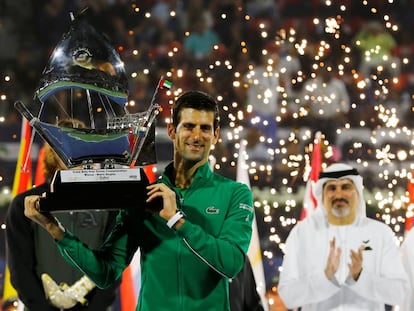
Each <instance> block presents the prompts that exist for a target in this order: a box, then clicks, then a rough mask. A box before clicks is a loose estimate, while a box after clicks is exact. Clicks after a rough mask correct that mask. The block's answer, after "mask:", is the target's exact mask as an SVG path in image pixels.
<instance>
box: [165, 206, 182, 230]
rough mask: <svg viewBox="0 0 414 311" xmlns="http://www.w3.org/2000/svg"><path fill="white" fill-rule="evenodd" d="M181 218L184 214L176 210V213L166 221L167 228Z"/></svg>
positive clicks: (171, 226)
mask: <svg viewBox="0 0 414 311" xmlns="http://www.w3.org/2000/svg"><path fill="white" fill-rule="evenodd" d="M181 218H185V214H184V213H183V212H182V211H180V210H177V213H175V215H174V216H173V217H171V218H170V219H169V220H168V221H167V226H168V228H170V229H172V228H173V227H174V226H175V224H176V223H177V222H178V221H179V220H180V219H181Z"/></svg>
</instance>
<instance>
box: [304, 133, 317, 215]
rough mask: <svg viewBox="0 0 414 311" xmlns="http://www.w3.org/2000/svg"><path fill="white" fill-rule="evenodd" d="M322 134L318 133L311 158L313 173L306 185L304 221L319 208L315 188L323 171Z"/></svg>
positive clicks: (311, 172)
mask: <svg viewBox="0 0 414 311" xmlns="http://www.w3.org/2000/svg"><path fill="white" fill-rule="evenodd" d="M321 146H322V143H321V132H316V134H315V140H314V141H313V150H312V157H311V171H310V174H309V178H308V182H307V183H306V190H305V197H304V198H303V206H302V213H301V215H300V219H304V218H305V217H306V216H307V215H309V214H310V213H311V212H312V211H313V210H314V209H315V208H316V206H317V202H316V198H315V196H314V195H313V187H314V185H315V183H316V182H317V181H318V179H319V173H320V172H321V170H322V150H321Z"/></svg>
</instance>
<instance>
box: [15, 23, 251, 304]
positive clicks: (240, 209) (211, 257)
mask: <svg viewBox="0 0 414 311" xmlns="http://www.w3.org/2000/svg"><path fill="white" fill-rule="evenodd" d="M98 64H99V65H98ZM163 81H164V80H161V81H160V83H159V85H158V88H157V90H158V89H161V88H162V87H163V86H164V85H165V82H163ZM167 85H168V83H167ZM64 91H69V92H68V93H67V94H66V95H62V96H60V93H61V92H64ZM156 93H157V91H156V92H155V94H154V97H153V101H152V102H151V105H150V108H149V109H148V111H147V112H144V113H142V114H129V113H128V112H127V111H125V109H124V108H125V107H124V106H125V102H126V98H127V96H126V95H127V86H126V78H125V72H124V69H123V63H122V62H121V60H120V59H119V56H118V55H117V54H116V51H114V50H113V49H112V48H111V47H109V45H108V44H107V43H105V40H104V38H102V36H100V34H99V33H97V32H96V31H95V30H94V29H93V28H92V27H90V25H88V23H86V22H85V19H84V18H83V17H82V16H79V17H78V18H77V19H76V20H74V22H73V25H72V26H71V30H70V31H69V32H68V33H67V34H65V35H64V36H63V38H62V40H61V42H60V43H59V44H58V46H57V48H56V49H55V50H54V52H53V54H52V57H51V59H50V61H49V64H48V66H47V67H46V69H45V71H44V76H43V79H42V80H41V83H40V87H39V88H38V90H37V91H36V96H35V97H36V98H37V99H38V101H39V102H40V105H38V106H36V105H35V107H26V106H25V105H23V103H17V104H16V108H17V109H18V110H19V111H20V112H21V113H22V115H23V116H24V117H25V118H27V119H28V120H29V121H30V124H31V125H32V127H33V128H34V129H35V130H36V132H37V133H39V134H40V136H41V137H42V138H43V139H44V140H45V141H46V142H48V143H49V144H50V146H51V147H52V148H53V149H54V151H55V152H56V153H57V154H58V156H59V157H60V158H61V159H62V161H63V162H64V164H65V165H66V167H68V168H74V167H77V166H81V167H82V169H80V170H72V169H70V170H61V171H58V172H57V173H56V174H55V176H54V180H53V181H52V184H51V188H50V191H48V192H47V193H46V195H30V196H26V197H25V200H24V206H25V210H24V213H25V215H26V216H27V217H28V218H29V219H31V220H33V221H34V222H36V223H37V224H39V225H40V226H41V227H43V228H44V229H45V232H47V233H48V234H49V235H50V236H51V237H52V238H53V239H54V240H55V244H56V246H57V248H58V249H59V251H60V253H61V255H62V257H63V258H64V259H65V260H66V261H67V262H68V263H69V264H71V265H73V266H75V267H77V268H78V269H79V270H80V271H82V273H83V274H84V275H85V279H84V280H86V281H90V283H87V284H86V287H90V286H96V287H98V288H100V289H105V288H109V287H111V286H113V284H115V283H116V282H118V281H119V279H120V278H121V275H122V272H123V271H124V269H125V268H126V267H127V266H128V265H129V264H130V262H131V260H132V259H133V257H134V254H135V253H136V251H137V250H138V249H139V250H140V254H141V259H140V260H141V288H140V295H139V299H138V305H137V307H136V310H141V311H153V310H183V311H187V310H209V311H215V310H217V311H223V310H230V302H229V281H230V280H231V279H232V278H234V277H235V276H236V275H237V274H238V273H239V272H240V271H241V270H242V268H243V266H244V263H245V258H246V256H247V254H246V253H247V249H248V246H249V243H250V238H251V233H252V221H253V217H254V210H253V199H252V193H251V191H250V189H249V188H248V187H247V186H246V185H245V184H242V183H239V182H236V181H234V180H231V179H228V178H225V177H223V176H220V175H218V174H216V173H214V172H213V171H212V170H211V168H210V166H209V163H208V157H209V154H210V150H211V148H212V147H213V146H214V145H215V144H216V143H217V141H218V139H219V134H220V124H219V121H220V118H219V107H218V104H217V102H216V101H215V100H214V98H213V97H211V96H210V95H208V94H206V93H203V92H200V91H195V90H191V91H187V92H184V93H182V94H181V95H180V96H179V97H178V98H177V99H176V101H175V103H174V105H173V109H172V123H170V124H168V127H167V132H168V136H169V138H170V139H171V140H172V142H173V146H174V158H173V161H172V162H171V163H170V164H169V165H168V166H167V167H166V168H165V170H164V172H163V174H162V176H161V177H160V178H159V179H158V180H157V181H156V182H155V183H153V184H149V183H148V179H147V178H146V176H145V174H144V171H143V169H142V166H144V165H146V164H151V163H155V162H154V161H153V160H154V158H155V144H154V140H155V130H154V124H155V122H154V121H155V120H154V117H155V115H156V114H157V111H158V110H157V109H158V108H157V107H159V106H157V104H155V95H156ZM51 98H52V99H53V100H52V101H50V99H51ZM58 99H63V100H66V101H65V104H61V105H59V106H58V107H59V108H60V107H64V108H75V110H76V111H84V112H86V113H87V114H88V115H89V116H88V118H86V120H83V121H85V122H86V121H87V122H88V126H89V127H88V128H86V129H73V128H68V127H59V126H56V125H54V124H51V123H50V121H48V120H50V119H56V118H58V116H55V114H54V113H55V110H56V109H53V104H54V103H55V102H56V101H57V100H58ZM79 101H83V102H84V103H85V104H79V103H78V102H79ZM64 115H70V116H72V115H73V114H72V113H68V112H66V110H65V111H64ZM97 165H98V166H99V168H95V166H97ZM85 209H86V210H88V209H90V210H102V209H105V210H111V209H115V210H118V214H117V219H116V224H115V226H114V227H113V229H112V230H111V231H110V233H109V234H108V235H107V238H106V240H105V242H104V243H103V244H102V245H100V246H92V245H89V244H88V243H85V241H83V240H81V239H80V238H79V237H77V236H76V235H75V234H74V233H73V231H72V230H71V228H68V227H65V226H64V225H63V224H62V222H61V221H59V213H53V214H52V212H54V211H59V210H73V211H77V210H85ZM46 281H47V280H46Z"/></svg>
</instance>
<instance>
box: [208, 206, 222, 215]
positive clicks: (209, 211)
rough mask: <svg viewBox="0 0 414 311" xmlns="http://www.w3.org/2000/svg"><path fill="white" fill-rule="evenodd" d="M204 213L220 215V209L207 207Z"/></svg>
mask: <svg viewBox="0 0 414 311" xmlns="http://www.w3.org/2000/svg"><path fill="white" fill-rule="evenodd" d="M206 213H207V214H218V213H220V209H218V208H216V207H214V206H209V207H207V208H206Z"/></svg>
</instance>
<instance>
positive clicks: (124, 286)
mask: <svg viewBox="0 0 414 311" xmlns="http://www.w3.org/2000/svg"><path fill="white" fill-rule="evenodd" d="M154 169H155V165H154V164H151V165H147V166H145V167H144V172H145V174H146V175H147V177H148V180H149V182H150V183H152V182H154V181H155V178H156V177H155V171H154ZM139 265H140V253H139V251H137V252H136V254H135V256H134V259H133V260H132V261H131V263H130V265H129V266H128V267H127V268H126V269H125V270H124V272H123V273H122V282H121V285H120V297H121V298H120V299H121V311H134V310H135V306H136V304H137V299H138V294H139V290H140V281H141V275H140V266H139Z"/></svg>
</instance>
